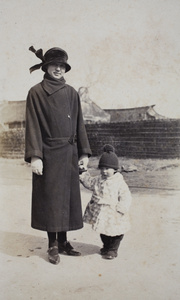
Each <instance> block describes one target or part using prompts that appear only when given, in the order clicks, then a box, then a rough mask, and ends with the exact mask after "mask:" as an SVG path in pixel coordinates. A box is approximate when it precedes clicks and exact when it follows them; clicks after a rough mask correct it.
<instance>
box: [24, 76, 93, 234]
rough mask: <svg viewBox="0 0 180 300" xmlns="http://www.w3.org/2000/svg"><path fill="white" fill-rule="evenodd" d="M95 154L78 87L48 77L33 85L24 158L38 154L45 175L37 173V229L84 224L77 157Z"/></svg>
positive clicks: (56, 229)
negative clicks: (87, 131) (89, 137)
mask: <svg viewBox="0 0 180 300" xmlns="http://www.w3.org/2000/svg"><path fill="white" fill-rule="evenodd" d="M82 154H88V155H91V150H90V147H89V142H88V138H87V134H86V130H85V126H84V123H83V117H82V111H81V105H80V100H79V96H78V93H77V92H76V91H75V90H74V88H72V87H71V86H69V85H67V84H66V83H65V80H64V78H62V79H61V80H60V81H59V80H58V81H56V80H52V79H50V77H49V76H48V75H47V74H45V77H44V80H43V81H42V82H41V83H39V84H37V85H35V86H34V87H33V88H31V89H30V91H29V93H28V96H27V104H26V135H25V161H26V162H30V161H31V157H34V156H37V157H39V158H41V159H42V161H43V175H42V176H40V175H36V174H34V173H33V187H32V222H31V225H32V227H33V228H35V229H39V230H44V231H49V232H59V231H69V230H76V229H80V228H82V227H83V222H82V209H81V198H80V188H79V173H78V159H79V157H80V156H81V155H82Z"/></svg>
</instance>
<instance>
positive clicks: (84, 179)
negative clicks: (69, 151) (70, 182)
mask: <svg viewBox="0 0 180 300" xmlns="http://www.w3.org/2000/svg"><path fill="white" fill-rule="evenodd" d="M79 180H80V182H81V183H82V185H83V186H84V187H85V188H87V189H89V190H91V191H93V189H94V185H95V182H96V177H92V176H91V175H90V174H89V172H88V171H87V172H83V173H82V174H81V175H79Z"/></svg>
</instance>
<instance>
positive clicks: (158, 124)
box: [0, 119, 180, 158]
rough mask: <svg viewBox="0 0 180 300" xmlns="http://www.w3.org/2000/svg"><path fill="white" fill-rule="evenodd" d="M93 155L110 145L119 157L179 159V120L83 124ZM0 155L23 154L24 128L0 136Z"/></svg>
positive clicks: (13, 156)
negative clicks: (105, 145)
mask: <svg viewBox="0 0 180 300" xmlns="http://www.w3.org/2000/svg"><path fill="white" fill-rule="evenodd" d="M86 129H87V134H88V137H89V142H90V146H91V149H92V153H93V156H97V155H100V154H101V153H102V147H103V145H104V144H106V143H109V144H112V145H113V146H114V147H115V149H116V153H117V155H118V156H121V157H122V156H125V157H131V158H180V119H176V120H169V119H168V120H151V121H150V120H149V121H139V122H126V123H104V124H86ZM0 142H1V143H0V156H1V157H7V158H8V157H9V158H18V157H23V156H24V129H18V130H9V131H5V132H2V133H1V135H0Z"/></svg>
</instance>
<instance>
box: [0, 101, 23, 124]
mask: <svg viewBox="0 0 180 300" xmlns="http://www.w3.org/2000/svg"><path fill="white" fill-rule="evenodd" d="M25 105H26V101H24V100H22V101H6V102H3V103H2V104H0V124H8V123H13V122H17V121H18V122H23V121H24V120H25Z"/></svg>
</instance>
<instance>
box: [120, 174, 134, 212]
mask: <svg viewBox="0 0 180 300" xmlns="http://www.w3.org/2000/svg"><path fill="white" fill-rule="evenodd" d="M131 201H132V196H131V192H130V190H129V187H128V185H127V183H126V182H125V181H124V179H123V178H122V179H121V182H120V187H119V192H118V204H117V206H116V209H117V211H118V212H120V213H122V214H125V213H127V212H128V211H129V208H130V205H131Z"/></svg>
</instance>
